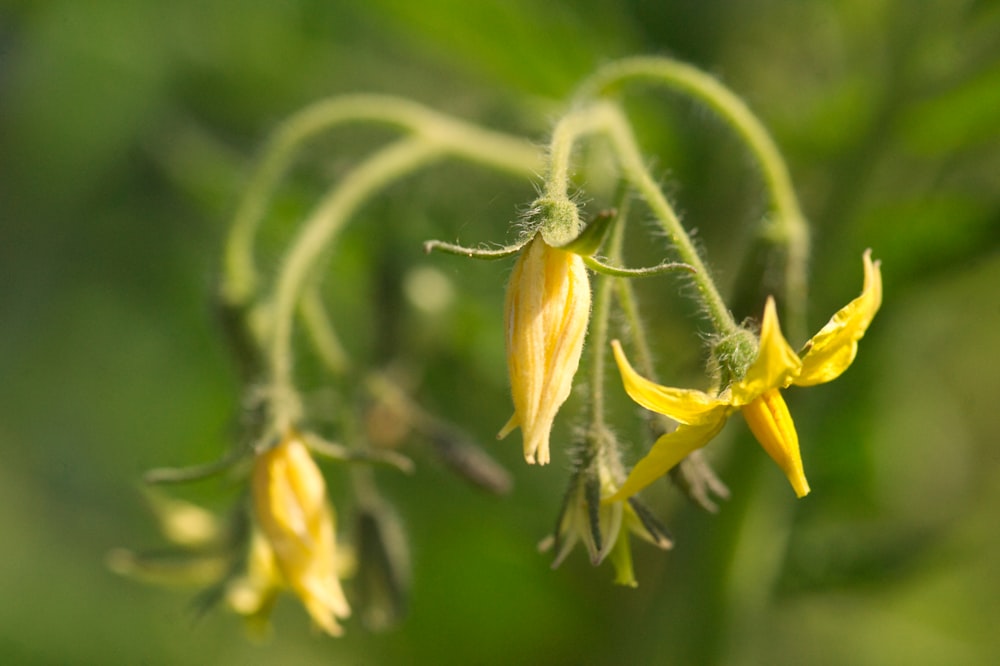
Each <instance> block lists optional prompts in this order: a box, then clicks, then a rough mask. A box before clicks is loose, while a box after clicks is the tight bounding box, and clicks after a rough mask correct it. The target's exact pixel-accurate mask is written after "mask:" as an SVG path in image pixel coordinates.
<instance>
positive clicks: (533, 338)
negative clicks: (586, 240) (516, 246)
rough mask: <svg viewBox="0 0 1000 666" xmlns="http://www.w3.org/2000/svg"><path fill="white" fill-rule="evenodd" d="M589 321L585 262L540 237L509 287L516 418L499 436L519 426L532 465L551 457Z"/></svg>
mask: <svg viewBox="0 0 1000 666" xmlns="http://www.w3.org/2000/svg"><path fill="white" fill-rule="evenodd" d="M589 318H590V282H589V279H588V277H587V270H586V268H585V266H584V263H583V259H582V258H581V257H580V256H579V255H576V254H574V253H572V252H568V251H566V250H561V249H559V248H556V247H552V246H551V245H549V244H547V243H546V242H545V240H544V239H543V238H542V237H541V234H537V235H536V236H535V237H534V238H533V239H532V240H531V241H530V242H529V243H528V245H527V246H526V247H525V248H524V250H523V251H522V253H521V256H520V257H519V258H518V260H517V263H516V264H515V265H514V271H513V273H512V274H511V277H510V281H509V282H508V284H507V295H506V299H505V304H504V329H505V332H506V348H507V370H508V372H509V374H510V389H511V397H512V399H513V402H514V415H513V416H512V417H511V418H510V420H509V421H508V422H507V424H506V425H505V426H504V427H503V429H502V430H501V431H500V433H499V434H498V435H497V437H498V438H503V437H505V436H507V435H508V434H509V433H510V432H511V431H513V430H514V429H515V428H517V427H520V428H521V432H522V436H523V440H524V458H525V460H526V461H528V462H529V463H535V462H537V463H538V464H540V465H544V464H546V463H548V462H549V458H550V455H549V435H550V433H551V430H552V423H553V421H554V420H555V417H556V414H557V413H558V411H559V408H560V407H561V406H562V405H563V403H564V402H566V400H567V398H569V394H570V391H571V389H572V386H573V376H574V375H575V374H576V370H577V368H578V367H579V365H580V355H581V353H582V351H583V341H584V337H585V336H586V332H587V322H588V319H589Z"/></svg>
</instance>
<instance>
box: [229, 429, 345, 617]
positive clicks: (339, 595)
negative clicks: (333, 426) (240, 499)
mask: <svg viewBox="0 0 1000 666" xmlns="http://www.w3.org/2000/svg"><path fill="white" fill-rule="evenodd" d="M251 486H252V491H253V509H254V516H255V518H256V522H257V530H256V531H255V533H254V537H253V541H252V543H251V551H250V557H249V562H248V572H247V579H248V580H247V582H246V584H245V585H244V587H243V589H242V590H240V591H239V593H238V594H235V595H230V601H231V603H233V605H234V607H236V609H237V610H238V611H239V612H241V613H243V614H245V615H248V616H250V617H251V619H254V618H255V617H256V618H259V617H260V616H262V615H263V616H266V614H267V612H268V610H269V609H270V606H271V605H272V604H273V600H274V595H275V594H276V592H277V591H278V590H279V589H282V588H285V587H287V588H291V590H292V591H293V592H294V593H295V594H296V595H297V596H298V597H299V599H300V600H301V601H302V604H303V605H304V606H305V607H306V610H307V611H308V612H309V615H310V617H312V619H313V621H314V622H315V623H316V624H317V625H318V626H319V627H321V628H322V629H323V630H324V631H326V632H327V633H328V634H330V635H333V636H339V635H340V634H341V633H342V631H343V630H342V629H341V627H340V625H339V624H338V623H337V619H338V618H346V617H348V616H349V615H350V614H351V610H350V607H349V606H348V604H347V600H346V599H345V597H344V593H343V590H342V589H341V587H340V580H339V579H338V578H337V562H336V542H335V535H334V515H333V509H332V507H331V506H330V504H329V502H328V501H327V497H326V484H325V482H324V481H323V475H322V473H321V472H320V470H319V467H317V466H316V463H315V462H314V461H313V459H312V456H311V455H310V454H309V450H308V449H307V448H306V446H305V444H303V443H302V440H301V439H300V438H299V436H298V435H297V434H295V433H292V434H289V435H288V436H286V437H285V439H284V440H283V441H282V442H281V443H280V444H278V446H276V447H274V448H273V449H271V450H269V451H266V452H265V453H262V454H260V455H258V456H257V458H256V460H255V461H254V467H253V473H252V482H251Z"/></svg>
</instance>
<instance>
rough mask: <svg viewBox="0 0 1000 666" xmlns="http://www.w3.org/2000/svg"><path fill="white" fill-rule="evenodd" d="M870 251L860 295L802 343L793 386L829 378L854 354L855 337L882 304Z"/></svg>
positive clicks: (879, 278)
mask: <svg viewBox="0 0 1000 666" xmlns="http://www.w3.org/2000/svg"><path fill="white" fill-rule="evenodd" d="M871 254H872V253H871V250H866V251H865V254H864V263H865V282H864V287H863V288H862V290H861V295H860V296H858V297H857V298H855V299H854V300H853V301H851V302H850V303H848V304H847V305H846V306H844V307H843V308H841V310H840V311H839V312H837V314H835V315H833V318H832V319H830V321H829V322H827V324H826V326H824V327H823V328H822V329H821V330H820V332H819V333H817V334H816V335H815V336H813V338H812V340H810V341H809V342H808V343H806V353H805V356H803V357H802V372H801V374H800V375H799V376H798V377H797V378H796V379H795V382H794V383H795V384H796V385H797V386H812V385H814V384H822V383H824V382H828V381H831V380H833V379H836V378H837V377H839V376H840V374H841V373H842V372H844V370H846V369H847V367H848V366H849V365H851V362H852V361H854V356H855V355H856V354H857V353H858V340H860V339H861V337H862V336H864V334H865V331H866V330H868V325H869V324H871V322H872V318H873V317H874V316H875V313H876V312H878V309H879V306H881V305H882V272H881V271H880V270H879V262H877V261H875V262H873V261H872V257H871Z"/></svg>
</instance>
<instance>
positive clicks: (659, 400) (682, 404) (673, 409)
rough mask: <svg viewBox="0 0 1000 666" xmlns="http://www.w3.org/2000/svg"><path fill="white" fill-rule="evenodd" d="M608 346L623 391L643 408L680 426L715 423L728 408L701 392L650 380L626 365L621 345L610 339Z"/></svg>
mask: <svg viewBox="0 0 1000 666" xmlns="http://www.w3.org/2000/svg"><path fill="white" fill-rule="evenodd" d="M611 346H612V348H613V349H614V352H615V361H617V362H618V371H619V372H620V373H621V376H622V384H624V386H625V392H626V393H628V394H629V397H631V398H632V399H633V400H635V401H636V402H637V403H639V404H640V405H642V406H643V407H645V408H646V409H649V410H652V411H654V412H657V413H658V414H664V415H665V416H669V417H670V418H672V419H673V420H675V421H677V422H679V423H684V424H687V425H699V424H702V423H706V422H712V423H715V422H716V421H717V420H718V419H719V418H720V414H721V413H723V412H725V411H726V410H727V409H728V408H729V405H728V403H727V402H726V401H725V400H719V399H718V398H713V397H712V396H710V395H708V394H707V393H703V392H702V391H695V390H693V389H676V388H670V387H668V386H660V385H659V384H656V383H654V382H651V381H649V380H648V379H646V378H645V377H642V376H640V375H639V373H637V372H636V371H635V370H634V369H633V368H632V366H631V365H629V362H628V359H627V358H625V352H623V351H622V346H621V343H620V342H618V341H617V340H612V341H611Z"/></svg>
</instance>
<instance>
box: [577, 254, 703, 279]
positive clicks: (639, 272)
mask: <svg viewBox="0 0 1000 666" xmlns="http://www.w3.org/2000/svg"><path fill="white" fill-rule="evenodd" d="M583 263H585V264H586V265H587V268H589V269H591V270H592V271H594V272H596V273H600V274H601V275H610V276H611V277H622V278H644V277H654V276H657V275H663V274H665V273H673V272H674V271H687V272H688V273H695V272H697V271H695V269H694V266H691V265H690V264H685V263H683V262H680V261H672V262H665V263H662V264H658V265H656V266H650V267H648V268H622V267H620V266H611V265H610V264H606V263H604V262H603V261H600V260H599V259H595V258H594V257H584V258H583Z"/></svg>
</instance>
